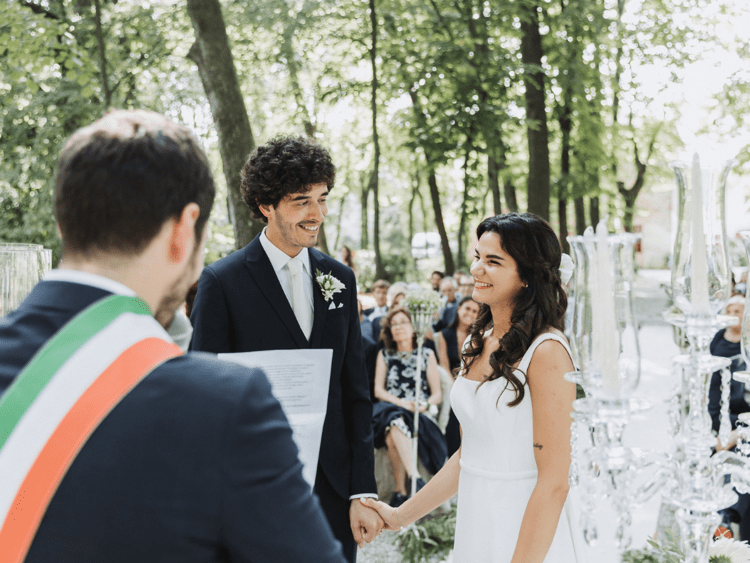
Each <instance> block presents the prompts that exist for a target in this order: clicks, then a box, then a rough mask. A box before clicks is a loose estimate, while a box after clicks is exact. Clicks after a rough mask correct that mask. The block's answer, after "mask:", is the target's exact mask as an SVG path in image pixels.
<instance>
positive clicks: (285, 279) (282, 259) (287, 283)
mask: <svg viewBox="0 0 750 563" xmlns="http://www.w3.org/2000/svg"><path fill="white" fill-rule="evenodd" d="M267 228H268V227H265V228H264V229H263V232H262V233H261V234H260V244H261V246H262V247H263V250H264V251H265V253H266V256H268V260H270V262H271V266H272V267H273V271H274V272H276V277H277V278H278V280H279V283H280V284H281V289H283V290H284V295H286V300H287V301H288V302H289V304H290V305H292V303H294V299H292V273H291V272H290V271H289V268H287V267H286V265H287V263H288V262H289V260H291V259H292V258H295V257H294V256H289V255H288V254H287V253H286V252H284V251H283V250H281V249H280V248H278V247H277V246H276V245H274V244H273V243H272V242H271V241H270V240H268V237H267V236H266V229H267ZM297 257H299V259H300V260H301V261H302V266H303V267H304V272H305V276H304V283H303V286H304V288H305V297H306V299H307V302H308V303H309V304H310V309H311V310H312V311H313V314H314V311H315V307H314V305H313V284H312V272H311V271H310V253H309V252H308V250H307V248H303V249H302V250H301V251H300V253H299V254H298V255H297Z"/></svg>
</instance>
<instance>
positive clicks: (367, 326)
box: [357, 297, 375, 342]
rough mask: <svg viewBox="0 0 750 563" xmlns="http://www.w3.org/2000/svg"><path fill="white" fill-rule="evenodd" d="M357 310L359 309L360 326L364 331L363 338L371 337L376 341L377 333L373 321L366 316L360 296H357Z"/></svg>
mask: <svg viewBox="0 0 750 563" xmlns="http://www.w3.org/2000/svg"><path fill="white" fill-rule="evenodd" d="M357 310H358V311H359V328H360V330H361V331H362V338H369V339H370V340H372V341H373V342H374V341H375V334H374V332H373V330H372V321H371V320H370V319H369V318H367V317H366V316H365V311H364V310H363V309H362V301H360V300H359V297H357Z"/></svg>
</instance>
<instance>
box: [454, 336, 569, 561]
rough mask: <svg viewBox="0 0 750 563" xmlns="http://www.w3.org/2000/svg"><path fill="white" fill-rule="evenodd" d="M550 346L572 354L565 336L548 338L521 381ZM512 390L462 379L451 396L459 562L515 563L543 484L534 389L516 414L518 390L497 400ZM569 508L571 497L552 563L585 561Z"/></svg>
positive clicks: (525, 362)
mask: <svg viewBox="0 0 750 563" xmlns="http://www.w3.org/2000/svg"><path fill="white" fill-rule="evenodd" d="M549 339H552V340H557V341H558V342H560V343H562V344H563V345H564V346H565V349H566V350H568V354H570V349H569V348H568V346H567V344H566V343H565V342H564V340H563V339H562V338H561V337H560V336H558V335H557V334H554V333H545V334H541V335H540V336H539V337H537V339H536V340H534V342H533V343H532V344H531V346H530V347H529V349H528V350H527V351H526V354H524V356H523V358H522V359H521V363H520V364H519V366H518V369H517V370H516V375H517V377H518V378H519V379H520V380H521V381H522V382H524V383H525V381H526V380H525V376H524V373H526V372H527V371H528V368H529V363H530V362H531V356H532V355H533V354H534V350H536V347H537V346H538V345H539V344H540V343H542V342H543V341H545V340H549ZM506 383H507V381H506V380H505V379H504V378H499V379H495V380H493V381H488V382H486V383H485V384H484V385H482V386H479V382H477V381H473V380H470V379H466V378H464V377H461V376H459V377H457V378H456V383H455V384H454V385H453V389H452V391H451V396H450V399H451V406H452V407H453V410H454V412H455V413H456V416H457V417H458V420H459V422H460V423H461V429H462V430H463V438H462V442H461V460H460V461H461V474H460V477H459V484H458V513H457V517H456V538H455V547H454V551H453V563H508V562H509V561H510V560H511V558H512V557H513V551H514V550H515V547H516V541H517V539H518V532H519V530H520V529H521V520H522V518H523V515H524V511H525V510H526V505H527V503H528V501H529V497H530V496H531V492H532V491H533V489H534V485H535V484H536V477H537V468H536V461H535V460H534V446H533V444H534V440H533V420H532V415H531V396H530V393H529V390H528V387H527V388H526V393H525V395H524V397H523V400H522V401H521V402H520V403H519V404H518V405H516V406H515V407H509V406H508V402H509V401H511V400H512V399H513V397H514V393H513V389H512V388H510V387H509V388H508V390H507V391H506V392H505V393H503V394H502V396H501V397H500V401H498V400H497V399H498V395H499V394H500V393H501V392H502V391H503V389H504V388H505V386H506ZM477 387H479V389H478V390H477ZM570 505H571V499H570V497H569V498H568V500H567V501H566V503H565V507H564V508H563V511H562V513H561V515H560V520H559V523H558V525H557V531H556V533H555V537H554V540H553V541H552V545H551V547H550V549H549V552H548V553H547V556H546V558H545V559H544V561H545V562H546V563H580V561H581V560H582V558H581V557H580V552H581V549H580V548H579V549H578V550H576V547H575V543H574V540H575V541H576V542H577V541H578V539H577V535H574V532H575V530H576V519H574V518H573V516H572V507H571V506H570ZM576 551H578V552H579V557H577V556H576Z"/></svg>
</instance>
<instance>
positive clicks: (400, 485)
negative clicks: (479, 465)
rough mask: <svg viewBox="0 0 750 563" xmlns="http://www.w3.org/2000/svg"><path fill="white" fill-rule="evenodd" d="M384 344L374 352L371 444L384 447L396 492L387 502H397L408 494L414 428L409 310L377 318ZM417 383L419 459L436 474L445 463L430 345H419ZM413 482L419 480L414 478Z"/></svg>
mask: <svg viewBox="0 0 750 563" xmlns="http://www.w3.org/2000/svg"><path fill="white" fill-rule="evenodd" d="M381 327H382V331H381V336H380V339H381V340H382V341H383V344H384V348H383V349H382V350H381V351H380V352H378V357H377V360H376V364H375V398H376V399H379V402H377V403H375V405H374V406H373V419H372V426H373V433H374V434H375V447H376V448H382V447H383V446H385V447H386V448H387V449H388V459H389V460H390V463H391V470H392V472H393V479H394V482H395V483H396V486H395V492H394V493H393V496H392V497H391V502H390V504H391V506H398V505H400V504H401V503H403V502H404V501H405V500H406V499H407V498H408V491H409V488H410V484H411V478H412V472H413V467H414V459H413V457H412V443H411V438H412V432H413V429H414V390H415V381H416V374H417V365H418V364H417V360H418V359H417V342H416V335H415V333H414V328H413V327H412V324H411V316H410V315H409V311H408V310H406V309H402V308H397V309H393V310H392V311H390V312H389V313H388V314H387V315H386V316H385V317H384V318H383V320H382V322H381ZM422 358H423V360H422V365H423V366H425V365H426V367H427V369H426V373H425V370H424V367H423V368H422V369H423V371H422V385H421V392H420V404H419V411H420V415H419V450H418V452H419V458H420V459H421V460H422V463H423V464H424V466H425V468H426V469H427V471H429V472H430V473H432V474H434V473H437V472H438V471H439V470H440V468H441V467H442V466H443V464H444V463H445V460H446V457H447V448H446V445H445V437H444V436H443V434H442V432H440V428H439V427H438V425H437V424H436V422H435V416H436V414H437V405H438V404H440V402H441V401H442V393H441V390H440V376H439V375H438V370H437V361H436V360H435V354H434V353H433V352H432V350H429V349H427V348H423V349H422ZM417 483H418V487H419V488H421V485H423V484H424V482H423V481H422V480H421V479H418V481H417Z"/></svg>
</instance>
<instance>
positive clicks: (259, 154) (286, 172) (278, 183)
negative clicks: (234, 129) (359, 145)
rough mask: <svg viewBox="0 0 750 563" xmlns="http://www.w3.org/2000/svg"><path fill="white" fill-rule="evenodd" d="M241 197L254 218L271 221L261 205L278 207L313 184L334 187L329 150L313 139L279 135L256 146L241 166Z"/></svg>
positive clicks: (332, 165) (334, 171) (333, 167)
mask: <svg viewBox="0 0 750 563" xmlns="http://www.w3.org/2000/svg"><path fill="white" fill-rule="evenodd" d="M241 178H242V183H241V186H240V190H241V192H242V199H244V200H245V203H246V204H247V206H248V207H249V208H250V211H251V212H252V215H253V217H254V218H255V219H261V220H262V221H264V222H268V220H267V219H266V217H265V216H264V215H263V214H262V213H261V212H260V206H261V205H272V206H273V207H276V206H277V205H278V204H279V202H280V201H281V200H282V199H284V197H285V196H287V195H289V194H296V193H301V192H305V191H307V190H308V189H309V186H311V185H313V184H325V185H326V186H328V190H329V191H330V190H331V189H333V184H334V181H335V179H336V167H335V166H334V164H333V162H332V161H331V155H330V154H328V151H327V150H326V149H325V148H323V147H322V146H320V145H319V144H317V143H316V142H315V141H314V140H313V139H307V138H305V137H290V136H280V137H276V138H274V139H271V140H270V141H268V142H267V143H266V144H265V145H263V146H260V147H258V148H257V149H255V150H254V151H253V152H252V153H250V155H249V156H248V157H247V161H246V162H245V166H244V167H243V168H242V174H241Z"/></svg>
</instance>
